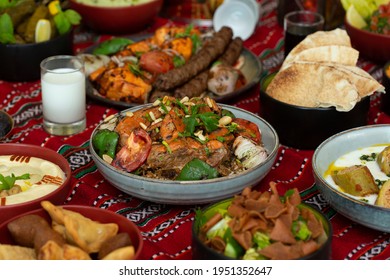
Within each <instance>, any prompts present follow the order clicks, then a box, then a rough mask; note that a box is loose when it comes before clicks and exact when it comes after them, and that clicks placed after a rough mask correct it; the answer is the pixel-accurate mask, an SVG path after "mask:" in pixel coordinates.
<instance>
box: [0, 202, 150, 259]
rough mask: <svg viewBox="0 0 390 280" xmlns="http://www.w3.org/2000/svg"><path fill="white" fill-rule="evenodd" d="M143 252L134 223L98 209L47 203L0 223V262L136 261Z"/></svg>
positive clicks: (141, 241) (138, 231)
mask: <svg viewBox="0 0 390 280" xmlns="http://www.w3.org/2000/svg"><path fill="white" fill-rule="evenodd" d="M75 229H77V230H75ZM142 249H143V240H142V236H141V232H140V230H139V229H138V227H137V226H136V225H135V224H134V223H133V222H132V221H130V220H129V219H127V218H126V217H124V216H122V215H120V214H118V213H115V212H113V211H110V210H107V209H102V208H98V207H92V206H86V205H57V204H53V203H51V202H49V201H47V200H44V201H42V202H41V203H40V208H38V209H35V210H31V211H28V212H26V213H23V214H20V215H16V216H13V217H12V218H11V217H10V218H9V219H8V220H6V221H4V222H2V223H0V259H1V260H134V259H139V258H140V254H141V252H142Z"/></svg>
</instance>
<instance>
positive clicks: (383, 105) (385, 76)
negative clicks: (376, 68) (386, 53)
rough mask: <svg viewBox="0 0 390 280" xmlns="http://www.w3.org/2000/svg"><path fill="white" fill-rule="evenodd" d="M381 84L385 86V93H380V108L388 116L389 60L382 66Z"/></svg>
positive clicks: (389, 98) (389, 95) (389, 92)
mask: <svg viewBox="0 0 390 280" xmlns="http://www.w3.org/2000/svg"><path fill="white" fill-rule="evenodd" d="M386 69H387V71H386ZM382 85H383V86H384V87H385V88H386V93H384V94H382V101H381V109H382V111H383V112H385V113H386V114H388V115H389V116H390V61H389V62H387V63H386V64H385V66H384V67H383V77H382Z"/></svg>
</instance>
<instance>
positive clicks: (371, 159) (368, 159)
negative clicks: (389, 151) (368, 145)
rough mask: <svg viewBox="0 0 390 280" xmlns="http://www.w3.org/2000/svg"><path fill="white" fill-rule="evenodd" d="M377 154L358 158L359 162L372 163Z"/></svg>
mask: <svg viewBox="0 0 390 280" xmlns="http://www.w3.org/2000/svg"><path fill="white" fill-rule="evenodd" d="M376 156H377V154H376V153H371V154H369V155H362V156H361V157H360V160H364V161H374V160H375V159H376Z"/></svg>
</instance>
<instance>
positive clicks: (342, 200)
mask: <svg viewBox="0 0 390 280" xmlns="http://www.w3.org/2000/svg"><path fill="white" fill-rule="evenodd" d="M386 143H387V144H389V145H390V125H369V126H363V127H358V128H353V129H350V130H346V131H343V132H340V133H338V134H335V135H334V136H332V137H330V138H328V139H327V140H325V141H324V142H322V143H321V144H320V145H319V146H318V148H317V149H316V150H315V152H314V155H313V172H314V177H315V181H316V184H317V186H318V188H319V190H320V191H321V193H322V194H323V196H324V198H325V199H326V200H327V201H328V202H329V204H330V205H331V206H332V207H333V208H334V209H335V210H336V211H337V212H339V213H340V214H342V215H344V216H345V217H347V218H349V219H351V220H352V221H355V222H356V223H359V224H362V225H364V226H366V227H369V228H372V229H376V230H380V231H384V232H390V208H384V207H380V206H376V205H375V204H374V203H373V202H372V201H369V200H365V199H359V198H356V197H353V196H351V195H349V194H346V193H344V192H343V191H341V190H340V188H335V187H334V186H333V185H332V184H331V183H329V181H328V180H327V179H326V176H325V174H326V171H327V170H328V168H329V166H330V165H331V164H333V163H334V162H335V161H336V160H337V159H339V158H340V157H341V156H344V155H346V154H347V153H350V152H353V151H357V150H359V149H364V148H366V147H371V146H375V145H383V144H386ZM388 179H390V178H388Z"/></svg>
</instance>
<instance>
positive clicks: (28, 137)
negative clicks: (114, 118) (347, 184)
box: [0, 0, 390, 260]
mask: <svg viewBox="0 0 390 280" xmlns="http://www.w3.org/2000/svg"><path fill="white" fill-rule="evenodd" d="M259 2H260V3H261V4H262V17H261V20H260V22H259V25H258V26H257V28H256V30H255V33H254V34H253V35H252V37H250V38H249V39H248V40H246V41H245V47H246V48H248V49H249V50H251V51H252V52H253V53H255V54H256V55H258V57H259V59H260V60H261V61H262V65H263V67H264V74H266V73H267V72H271V71H274V70H275V69H278V67H279V66H280V65H281V63H282V60H283V31H282V29H281V27H280V26H278V25H277V21H276V13H275V7H276V1H275V0H264V1H259ZM168 23H172V22H171V21H170V20H169V19H166V18H157V19H156V21H155V22H154V23H153V24H152V25H151V26H150V27H149V28H148V29H147V30H145V32H151V31H153V30H154V29H155V28H157V27H159V26H161V25H164V24H168ZM107 38H109V36H108V35H99V34H94V33H92V32H90V31H85V30H80V32H76V34H75V38H74V41H75V53H78V52H80V51H82V50H83V49H84V48H85V47H88V46H90V45H91V44H93V43H96V42H100V41H103V40H105V39H107ZM359 66H360V67H362V68H363V69H365V70H366V71H368V72H369V73H371V75H372V76H374V77H375V78H376V79H378V80H379V81H380V80H381V78H382V65H376V64H374V63H372V62H370V61H367V60H364V58H360V60H359ZM259 102H260V100H259V88H258V87H255V88H254V89H253V90H252V91H250V92H247V93H245V94H243V95H242V96H239V97H237V98H235V99H234V100H230V101H229V102H227V103H229V104H232V105H234V106H237V107H240V108H243V109H246V110H248V111H251V112H253V113H256V114H258V111H259ZM0 109H3V110H5V111H6V112H8V113H9V114H10V115H12V117H13V119H14V122H15V127H14V129H13V131H12V134H11V135H10V136H9V137H8V138H6V139H4V140H3V142H4V143H26V144H34V145H39V146H43V147H47V148H50V149H52V150H55V151H58V152H59V153H60V154H62V155H63V156H64V157H65V158H66V159H67V160H68V162H69V164H70V166H71V169H72V190H71V192H70V193H69V195H68V196H67V197H64V204H82V205H89V206H94V207H100V208H105V209H108V210H110V211H115V212H117V213H119V214H121V215H123V216H125V217H127V218H128V219H130V220H131V221H133V222H134V223H135V224H136V225H137V226H138V227H139V229H140V230H141V232H142V236H143V239H144V245H145V247H144V250H143V252H142V255H141V258H142V259H147V260H150V259H191V257H192V254H191V226H192V223H193V219H194V210H195V209H196V208H197V207H198V206H199V205H192V206H171V205H165V204H156V203H153V202H148V201H144V200H140V199H138V198H135V197H132V196H129V195H127V194H125V193H123V192H121V191H119V190H117V189H116V188H114V187H113V186H112V185H110V183H109V182H107V181H106V180H105V179H104V178H103V176H102V175H101V174H100V173H99V171H98V170H97V168H96V166H95V164H94V162H93V160H92V157H91V154H90V152H89V138H90V135H91V133H92V131H93V129H94V128H95V127H96V126H97V125H98V123H99V122H100V121H102V120H103V119H104V118H105V117H106V116H108V115H111V114H113V113H116V112H118V109H117V108H112V107H109V106H105V105H104V104H103V105H102V104H97V103H94V101H93V100H89V101H88V105H87V128H86V129H85V130H84V131H83V132H81V133H79V134H77V135H73V136H69V137H58V136H52V135H49V134H47V133H46V132H45V131H44V130H43V127H42V104H41V91H40V82H39V81H35V82H16V83H11V82H6V81H1V80H0ZM383 123H390V117H389V116H388V115H386V114H384V113H383V112H381V111H380V96H378V95H374V96H372V97H371V108H370V114H369V124H383ZM297 125H300V124H297ZM313 152H314V151H312V150H310V151H302V150H297V149H294V148H290V147H287V146H284V145H281V146H280V148H279V154H278V157H277V160H276V162H275V164H274V165H273V167H272V170H271V171H270V173H269V174H268V175H267V176H266V177H265V178H264V179H263V180H262V182H261V183H259V184H258V185H257V186H255V188H256V189H259V190H266V189H268V184H269V182H270V181H275V182H277V186H278V189H279V190H280V192H281V193H282V192H284V191H285V190H287V189H290V188H295V187H296V188H298V189H299V190H300V193H301V196H302V198H303V199H304V200H305V201H306V202H308V203H310V204H312V205H315V206H316V207H318V208H320V209H321V210H322V211H323V212H324V213H325V214H326V216H327V217H328V218H329V219H330V220H331V222H332V225H333V244H332V258H333V259H389V258H390V246H387V245H388V244H389V243H390V235H389V234H388V233H384V232H379V231H375V230H372V229H369V228H366V227H364V226H361V225H359V224H357V223H355V222H352V221H350V220H348V219H347V218H345V217H343V216H342V215H340V214H338V213H336V212H335V211H334V210H333V209H332V208H331V207H330V206H329V204H328V203H327V202H326V201H325V200H324V198H323V197H322V196H321V194H320V193H319V191H318V190H317V188H316V186H315V184H314V177H313V174H312V165H311V164H312V155H313Z"/></svg>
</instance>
